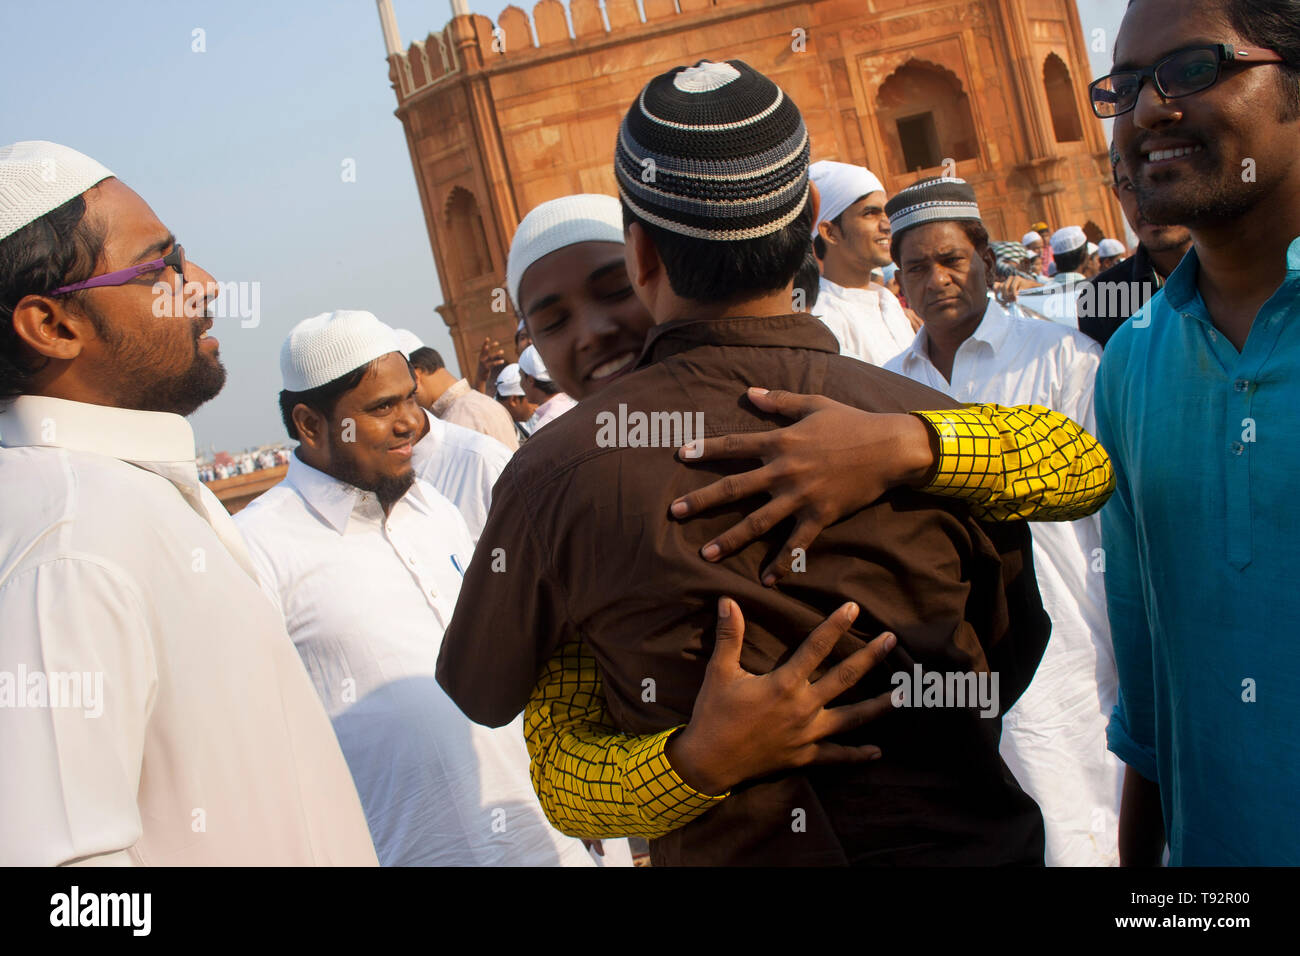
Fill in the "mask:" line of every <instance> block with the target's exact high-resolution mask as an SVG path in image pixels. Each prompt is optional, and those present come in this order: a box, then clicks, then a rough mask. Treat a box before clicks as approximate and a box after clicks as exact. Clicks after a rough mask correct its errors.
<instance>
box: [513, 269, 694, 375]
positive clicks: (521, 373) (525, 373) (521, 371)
mask: <svg viewBox="0 0 1300 956" xmlns="http://www.w3.org/2000/svg"><path fill="white" fill-rule="evenodd" d="M679 294H680V293H679ZM519 374H520V375H528V373H527V372H525V371H523V370H522V369H521V370H520V372H519ZM528 381H530V382H532V383H533V388H535V389H537V390H538V391H539V392H542V393H543V394H546V395H558V394H560V386H558V385H556V384H555V383H554V382H543V381H542V380H541V379H540V378H533V377H532V376H531V375H528Z"/></svg>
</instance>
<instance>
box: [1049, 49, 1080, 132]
mask: <svg viewBox="0 0 1300 956" xmlns="http://www.w3.org/2000/svg"><path fill="white" fill-rule="evenodd" d="M1043 89H1044V90H1045V91H1046V93H1047V108H1048V110H1049V111H1050V112H1051V114H1052V131H1053V132H1054V133H1055V134H1056V141H1057V142H1058V143H1081V142H1083V123H1082V122H1081V121H1080V119H1079V106H1078V102H1077V101H1076V99H1075V96H1074V82H1073V81H1072V80H1071V79H1070V68H1069V67H1068V66H1066V65H1065V61H1064V60H1062V59H1061V58H1060V57H1059V56H1057V55H1056V54H1055V53H1049V54H1047V59H1046V60H1044V61H1043Z"/></svg>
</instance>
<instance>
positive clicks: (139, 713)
mask: <svg viewBox="0 0 1300 956" xmlns="http://www.w3.org/2000/svg"><path fill="white" fill-rule="evenodd" d="M186 280H189V286H188V288H187V287H186V285H185V283H186ZM216 288H217V286H216V283H215V282H214V281H213V279H212V276H210V275H209V274H208V273H206V272H204V271H203V270H202V269H201V268H199V267H198V266H196V265H195V264H194V263H187V262H186V261H185V254H184V252H183V251H182V250H181V247H180V246H179V245H177V244H176V240H175V238H174V237H173V236H172V235H171V234H170V233H169V232H168V230H167V228H166V227H165V226H164V225H163V224H162V223H161V222H160V221H159V220H158V217H157V216H155V215H154V213H153V211H152V210H151V209H150V208H149V206H148V205H146V203H145V202H144V200H143V199H141V198H140V197H139V196H138V195H137V194H136V193H135V192H133V191H132V190H131V189H129V188H127V186H125V185H124V184H123V183H122V182H121V181H120V180H118V179H116V178H115V177H114V176H113V174H112V173H111V172H110V171H109V170H108V169H106V168H104V167H103V166H102V165H100V164H99V163H97V162H96V161H95V160H93V159H91V158H90V157H88V156H84V155H82V154H81V153H78V152H76V151H75V150H72V149H68V148H67V147H66V146H59V145H58V144H55V143H46V142H25V143H15V144H13V145H10V146H4V147H0V488H3V489H4V491H5V494H4V495H3V496H0V621H3V622H4V624H3V627H0V755H3V757H4V761H5V772H4V774H3V775H0V866H12V865H51V864H65V863H91V864H136V865H142V864H162V865H249V864H254V865H256V864H265V865H304V864H345V865H374V864H375V863H376V859H375V852H374V847H373V845H372V844H371V842H370V835H369V831H368V828H367V825H366V820H365V816H364V813H363V812H362V808H361V804H360V801H359V800H358V798H357V792H356V788H355V786H354V785H353V783H352V777H351V774H350V773H349V772H348V767H347V764H346V763H345V762H344V759H343V755H342V752H341V751H340V750H339V746H338V743H337V740H336V739H335V736H334V731H333V729H332V727H331V725H330V722H329V718H328V717H327V716H326V714H325V710H324V708H323V707H322V705H321V703H320V700H319V699H318V698H317V696H316V691H315V689H314V687H313V686H312V684H311V681H310V679H309V678H308V677H307V673H306V671H305V669H304V668H303V665H302V663H301V660H300V659H299V657H298V654H297V652H296V651H295V650H294V647H293V644H292V642H291V641H290V640H289V636H288V634H287V632H286V631H285V627H284V620H283V618H282V617H281V615H280V613H279V611H278V610H277V609H276V608H275V606H274V605H273V604H271V602H270V601H268V600H267V598H266V597H265V596H264V595H263V593H262V592H261V590H260V588H259V585H258V582H257V573H256V570H255V568H254V566H253V564H252V560H251V558H250V557H249V555H248V552H247V550H246V549H245V547H244V545H243V541H242V539H241V537H240V535H239V531H238V529H237V528H235V526H234V524H233V522H232V521H231V520H230V517H229V515H227V514H226V511H225V509H224V508H223V507H222V506H221V503H220V502H219V501H217V499H216V497H215V496H214V495H213V494H212V492H210V491H208V489H207V488H206V487H205V486H204V485H203V484H202V483H201V482H200V481H199V478H198V473H197V470H196V469H195V464H194V433H193V432H192V431H191V430H190V426H189V423H188V422H186V421H185V419H184V418H183V417H182V416H184V415H188V414H189V413H190V412H192V411H194V410H195V409H196V408H198V407H199V406H200V405H201V404H203V402H205V401H207V400H208V399H210V398H212V397H213V396H214V395H216V394H217V392H218V391H220V389H221V386H222V384H223V382H224V381H225V370H224V369H223V368H222V366H221V362H220V361H219V360H218V358H217V343H216V339H214V338H211V337H209V336H208V335H207V330H208V329H209V328H210V327H211V325H212V320H211V318H209V317H208V316H207V315H206V305H207V304H208V302H209V301H210V299H211V297H212V296H214V295H215V289H216ZM187 293H188V294H189V297H190V298H189V301H188V302H186V303H185V304H183V305H179V306H178V304H177V302H176V301H175V299H176V297H180V296H183V295H185V294H187ZM160 297H164V302H163V304H164V305H166V308H163V309H159V308H158V307H157V306H158V305H159V302H160Z"/></svg>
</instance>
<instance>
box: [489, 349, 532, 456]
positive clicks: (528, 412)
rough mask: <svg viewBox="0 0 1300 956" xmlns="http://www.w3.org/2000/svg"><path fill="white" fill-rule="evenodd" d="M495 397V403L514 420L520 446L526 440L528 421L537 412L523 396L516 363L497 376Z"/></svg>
mask: <svg viewBox="0 0 1300 956" xmlns="http://www.w3.org/2000/svg"><path fill="white" fill-rule="evenodd" d="M496 395H497V401H499V402H500V403H501V404H502V405H503V406H505V410H506V411H507V412H509V413H510V417H511V418H512V419H514V422H515V428H516V429H518V431H519V444H521V445H522V444H523V443H524V442H525V441H527V440H528V427H527V426H528V420H529V419H530V418H532V417H533V412H535V411H537V406H536V405H534V404H533V403H532V402H530V401H529V400H528V396H527V395H525V394H524V386H523V385H522V384H520V380H519V363H518V362H512V363H511V364H509V365H507V366H506V367H505V368H503V369H502V370H501V374H500V375H498V376H497V385H496Z"/></svg>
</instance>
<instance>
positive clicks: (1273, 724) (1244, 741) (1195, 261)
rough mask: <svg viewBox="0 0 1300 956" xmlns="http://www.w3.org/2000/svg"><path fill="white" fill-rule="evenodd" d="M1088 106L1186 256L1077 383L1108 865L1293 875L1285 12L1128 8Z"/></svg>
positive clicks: (1291, 204) (1296, 215)
mask: <svg viewBox="0 0 1300 956" xmlns="http://www.w3.org/2000/svg"><path fill="white" fill-rule="evenodd" d="M1092 102H1093V107H1094V110H1095V111H1096V112H1097V113H1098V115H1099V116H1114V117H1116V119H1115V126H1114V137H1115V145H1116V148H1117V149H1118V150H1119V153H1120V157H1121V160H1122V162H1123V164H1124V168H1125V169H1126V170H1127V171H1128V173H1129V175H1130V176H1131V178H1132V181H1133V185H1134V186H1135V187H1136V189H1137V198H1138V208H1139V210H1140V212H1141V215H1142V217H1143V218H1144V219H1146V220H1147V221H1148V222H1150V223H1153V224H1157V225H1159V224H1174V223H1176V224H1179V225H1183V226H1186V227H1187V228H1188V229H1189V230H1190V232H1191V236H1192V242H1193V246H1192V249H1191V251H1190V252H1188V253H1187V255H1186V257H1185V258H1184V259H1183V261H1182V262H1181V264H1180V265H1179V266H1178V267H1177V268H1176V269H1175V270H1174V271H1173V273H1172V274H1171V275H1170V276H1169V278H1168V280H1167V281H1166V282H1165V285H1164V287H1163V288H1162V289H1161V290H1160V292H1159V293H1157V294H1156V296H1155V297H1154V298H1153V299H1152V300H1151V303H1150V306H1149V312H1150V315H1149V321H1144V322H1143V323H1142V324H1141V325H1140V326H1139V323H1138V322H1129V323H1126V324H1124V325H1123V326H1121V327H1120V329H1119V330H1118V331H1117V332H1116V333H1115V335H1114V336H1113V337H1112V338H1111V340H1110V342H1109V344H1108V345H1107V348H1106V353H1105V356H1104V357H1103V359H1102V363H1101V371H1100V372H1099V374H1098V380H1097V381H1098V386H1097V427H1098V432H1099V435H1100V437H1101V439H1102V440H1103V442H1104V443H1105V444H1106V447H1107V449H1108V450H1109V451H1110V453H1111V456H1112V459H1113V461H1114V462H1115V472H1116V477H1117V487H1116V491H1115V495H1114V497H1113V498H1112V499H1111V502H1110V503H1109V504H1108V505H1107V507H1106V508H1105V510H1104V511H1103V512H1102V531H1103V545H1104V547H1105V549H1106V597H1107V604H1108V607H1109V612H1110V621H1111V632H1112V635H1113V638H1114V644H1115V657H1116V662H1117V664H1118V666H1119V678H1120V695H1119V705H1118V706H1117V708H1116V710H1115V713H1114V715H1113V717H1112V719H1111V722H1110V728H1109V740H1110V747H1111V749H1112V750H1113V751H1114V752H1115V753H1116V754H1117V755H1118V756H1119V757H1120V758H1121V759H1122V760H1123V761H1124V762H1125V763H1126V764H1128V768H1127V774H1126V777H1125V792H1124V807H1123V812H1122V817H1121V824H1120V839H1121V854H1122V856H1123V858H1124V860H1125V861H1126V862H1128V863H1139V864H1141V863H1149V864H1154V863H1158V862H1159V860H1160V853H1161V847H1162V844H1163V843H1164V841H1165V838H1166V837H1167V839H1168V845H1169V857H1170V862H1171V863H1172V864H1174V865H1210V866H1250V865H1267V864H1274V865H1276V864H1291V865H1294V864H1297V863H1300V736H1297V734H1296V732H1295V728H1296V725H1297V721H1298V720H1300V653H1298V652H1297V642H1296V638H1295V635H1296V631H1297V628H1298V627H1300V589H1297V588H1296V586H1295V570H1294V569H1295V563H1296V554H1297V545H1296V542H1297V540H1300V517H1298V516H1300V511H1298V510H1297V508H1296V507H1295V476H1296V473H1297V471H1300V418H1297V415H1296V408H1297V407H1300V321H1298V318H1300V316H1298V313H1297V302H1298V301H1300V238H1298V237H1300V3H1297V2H1296V0H1220V2H1210V0H1134V2H1132V3H1131V4H1130V5H1129V7H1128V10H1127V12H1126V13H1125V16H1124V20H1123V22H1122V24H1121V26H1120V31H1119V37H1118V39H1117V42H1116V46H1115V64H1114V67H1113V68H1112V73H1111V74H1109V75H1108V76H1107V77H1104V78H1102V79H1101V80H1098V81H1097V82H1095V83H1094V84H1093V86H1092ZM1162 817H1163V830H1162V827H1161V823H1162Z"/></svg>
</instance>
